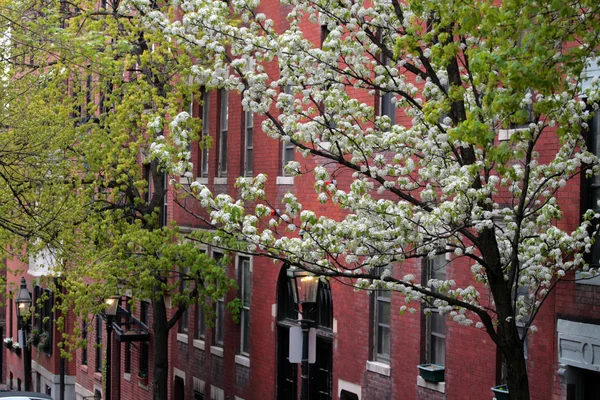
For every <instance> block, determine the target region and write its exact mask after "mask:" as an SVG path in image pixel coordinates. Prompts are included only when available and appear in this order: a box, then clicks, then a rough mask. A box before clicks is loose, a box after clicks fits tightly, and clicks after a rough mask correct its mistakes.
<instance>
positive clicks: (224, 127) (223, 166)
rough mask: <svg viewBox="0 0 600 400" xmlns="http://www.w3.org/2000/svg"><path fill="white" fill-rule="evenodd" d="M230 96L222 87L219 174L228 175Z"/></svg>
mask: <svg viewBox="0 0 600 400" xmlns="http://www.w3.org/2000/svg"><path fill="white" fill-rule="evenodd" d="M228 98H229V96H228V92H227V90H225V89H221V124H220V129H221V133H220V135H219V176H221V177H225V176H227V132H228V129H229V99H228Z"/></svg>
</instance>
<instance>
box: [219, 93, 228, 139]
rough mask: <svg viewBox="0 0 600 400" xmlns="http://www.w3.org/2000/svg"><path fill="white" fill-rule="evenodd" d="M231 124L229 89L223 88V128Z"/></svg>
mask: <svg viewBox="0 0 600 400" xmlns="http://www.w3.org/2000/svg"><path fill="white" fill-rule="evenodd" d="M228 126H229V99H228V92H227V90H225V89H223V90H221V130H227V128H228Z"/></svg>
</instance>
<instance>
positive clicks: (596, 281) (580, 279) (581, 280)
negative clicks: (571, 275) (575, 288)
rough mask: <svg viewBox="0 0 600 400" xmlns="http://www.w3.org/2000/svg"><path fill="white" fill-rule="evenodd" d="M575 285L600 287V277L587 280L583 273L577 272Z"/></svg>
mask: <svg viewBox="0 0 600 400" xmlns="http://www.w3.org/2000/svg"><path fill="white" fill-rule="evenodd" d="M575 283H576V284H578V285H591V286H600V275H597V276H595V277H593V278H585V277H584V276H583V274H582V271H577V272H575Z"/></svg>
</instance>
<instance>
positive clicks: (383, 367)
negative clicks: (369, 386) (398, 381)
mask: <svg viewBox="0 0 600 400" xmlns="http://www.w3.org/2000/svg"><path fill="white" fill-rule="evenodd" d="M367 371H371V372H375V373H377V374H379V375H384V376H390V375H391V372H392V369H391V368H390V366H389V364H384V363H382V362H378V361H367Z"/></svg>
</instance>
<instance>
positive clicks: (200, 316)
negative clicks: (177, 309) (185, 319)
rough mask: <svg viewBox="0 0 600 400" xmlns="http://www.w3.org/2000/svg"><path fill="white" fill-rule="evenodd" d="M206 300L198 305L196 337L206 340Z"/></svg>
mask: <svg viewBox="0 0 600 400" xmlns="http://www.w3.org/2000/svg"><path fill="white" fill-rule="evenodd" d="M203 303H204V302H202V304H197V305H196V336H195V338H196V339H199V340H204V338H205V337H206V322H205V316H204V308H203V307H204V304H203Z"/></svg>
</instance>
